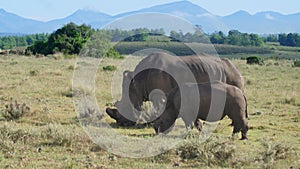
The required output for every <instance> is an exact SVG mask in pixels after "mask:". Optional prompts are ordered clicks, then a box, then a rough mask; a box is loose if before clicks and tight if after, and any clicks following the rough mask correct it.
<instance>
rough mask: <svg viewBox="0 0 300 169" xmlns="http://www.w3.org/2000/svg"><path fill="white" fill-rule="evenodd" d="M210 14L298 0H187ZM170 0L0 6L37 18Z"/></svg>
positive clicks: (286, 5) (25, 0)
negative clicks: (83, 10)
mask: <svg viewBox="0 0 300 169" xmlns="http://www.w3.org/2000/svg"><path fill="white" fill-rule="evenodd" d="M189 1H190V2H192V3H194V4H197V5H199V6H201V7H202V8H204V9H206V10H208V11H210V12H211V13H213V14H216V15H220V16H224V15H228V14H231V13H234V12H236V11H239V10H245V11H247V12H249V13H251V14H254V13H256V12H261V11H276V12H280V13H283V14H291V13H298V12H300V0H287V1H283V0H189ZM169 2H175V1H174V0H1V1H0V8H3V9H5V10H6V11H8V12H12V13H15V14H17V15H20V16H23V17H26V18H32V19H37V20H43V21H47V20H51V19H57V18H63V17H65V16H68V15H70V14H72V13H73V12H75V11H76V10H78V9H92V10H95V11H99V12H104V13H107V14H110V15H116V14H119V13H123V12H128V11H132V10H138V9H141V8H146V7H150V6H153V5H158V4H164V3H169Z"/></svg>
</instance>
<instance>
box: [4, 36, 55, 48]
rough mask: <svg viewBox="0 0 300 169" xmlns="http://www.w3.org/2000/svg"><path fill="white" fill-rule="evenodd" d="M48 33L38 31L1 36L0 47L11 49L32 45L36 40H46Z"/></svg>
mask: <svg viewBox="0 0 300 169" xmlns="http://www.w3.org/2000/svg"><path fill="white" fill-rule="evenodd" d="M48 36H49V34H45V33H39V34H33V35H22V36H3V37H0V49H4V50H6V49H13V48H16V47H25V46H30V45H33V44H34V42H36V41H46V40H47V39H48Z"/></svg>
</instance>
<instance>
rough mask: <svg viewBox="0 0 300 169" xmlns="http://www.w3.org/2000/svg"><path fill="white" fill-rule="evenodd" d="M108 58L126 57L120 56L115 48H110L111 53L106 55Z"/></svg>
mask: <svg viewBox="0 0 300 169" xmlns="http://www.w3.org/2000/svg"><path fill="white" fill-rule="evenodd" d="M106 57H108V58H115V59H124V56H122V55H120V54H119V52H118V51H116V50H115V49H114V48H110V49H109V51H108V52H107V53H106Z"/></svg>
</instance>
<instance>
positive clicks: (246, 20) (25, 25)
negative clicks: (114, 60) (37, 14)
mask: <svg viewBox="0 0 300 169" xmlns="http://www.w3.org/2000/svg"><path fill="white" fill-rule="evenodd" d="M149 12H155V13H164V14H170V15H174V16H177V17H181V18H183V19H185V20H186V21H189V22H190V23H192V24H194V25H200V26H201V28H202V29H203V30H204V32H206V33H212V32H215V31H219V30H221V31H223V32H227V31H228V30H231V29H237V30H239V31H241V32H249V33H250V32H251V33H259V34H266V33H267V34H268V33H289V32H299V33H300V22H299V20H300V13H296V14H291V15H283V14H280V13H277V12H272V11H264V12H259V13H256V14H254V15H251V14H249V13H247V12H245V11H238V12H235V13H233V14H231V15H228V16H217V15H214V14H212V13H210V12H209V11H207V10H206V9H203V8H201V7H200V6H198V5H195V4H193V3H191V2H189V1H187V0H183V1H177V2H172V3H168V4H163V5H157V6H153V7H149V8H144V9H140V10H137V11H131V12H126V13H121V14H119V15H116V16H110V15H107V14H104V13H101V12H96V11H91V10H77V11H75V12H74V13H73V14H71V15H70V16H67V17H65V18H61V19H55V20H51V21H48V22H41V21H36V20H32V19H27V18H24V17H21V16H18V15H15V14H13V13H10V12H7V11H5V10H4V9H0V33H2V34H3V33H5V34H32V33H41V32H47V33H51V32H53V31H55V30H56V29H58V28H60V27H62V26H63V25H64V24H67V23H69V22H74V23H76V24H83V23H85V24H87V25H91V26H92V27H93V28H101V27H103V26H104V25H105V24H107V23H109V22H112V21H115V20H117V19H120V18H122V17H125V16H129V15H134V14H141V13H149ZM154 16H155V15H154V14H153V18H155V17H154ZM149 19H151V18H149ZM162 22H163V21H162ZM150 24H151V23H150ZM159 24H164V23H158V25H159Z"/></svg>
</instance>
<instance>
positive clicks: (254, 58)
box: [246, 56, 264, 65]
mask: <svg viewBox="0 0 300 169" xmlns="http://www.w3.org/2000/svg"><path fill="white" fill-rule="evenodd" d="M246 60H247V64H259V65H263V64H264V60H263V58H261V57H259V56H249V57H247V59H246Z"/></svg>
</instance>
